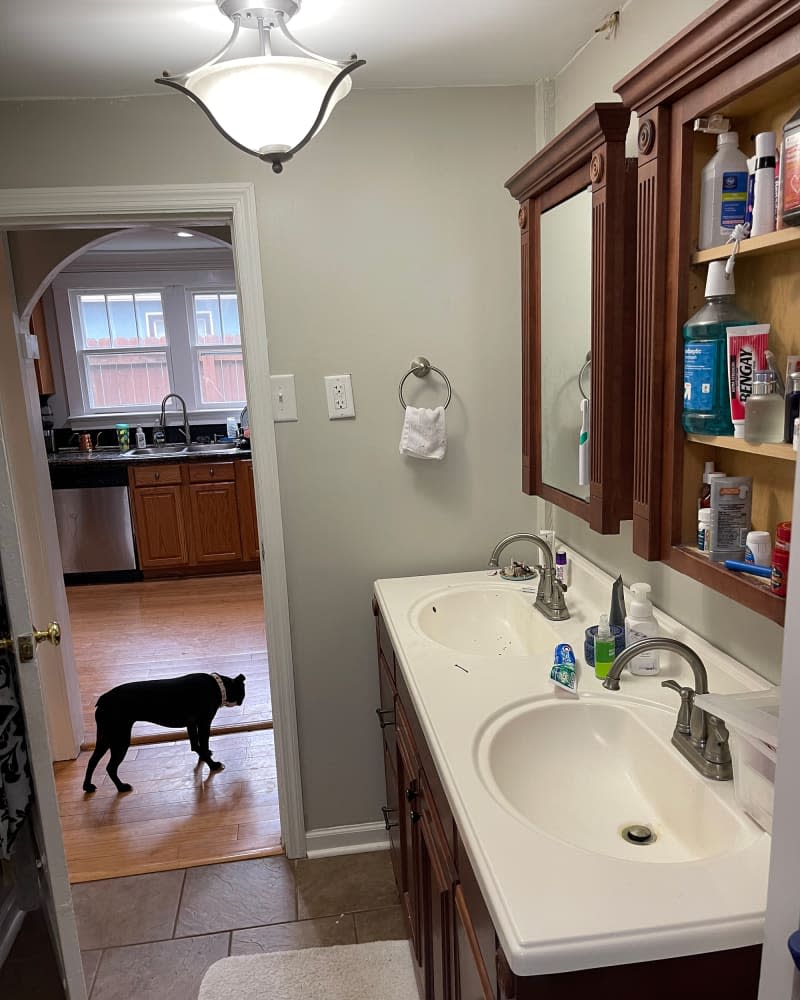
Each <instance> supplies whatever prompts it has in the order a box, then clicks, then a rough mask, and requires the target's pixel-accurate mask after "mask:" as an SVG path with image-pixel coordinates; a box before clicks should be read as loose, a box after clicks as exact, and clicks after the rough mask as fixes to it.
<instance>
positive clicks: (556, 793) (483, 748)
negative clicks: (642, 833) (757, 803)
mask: <svg viewBox="0 0 800 1000" xmlns="http://www.w3.org/2000/svg"><path fill="white" fill-rule="evenodd" d="M673 725H674V712H671V711H669V712H668V711H666V710H662V709H659V708H656V707H653V706H648V705H642V704H639V703H635V702H629V703H626V702H624V701H618V702H611V701H608V700H606V699H602V700H594V699H592V698H580V699H578V700H575V701H570V702H563V701H554V700H553V699H543V700H540V701H529V702H526V703H524V704H522V705H519V706H517V707H515V708H513V709H510V710H509V711H507V712H504V713H503V714H502V715H500V716H499V717H497V718H495V719H494V720H493V721H492V722H490V723H489V724H488V726H487V727H486V728H485V729H484V731H483V733H482V735H481V736H480V737H479V740H478V744H477V756H478V769H479V772H480V775H481V779H482V780H483V782H484V784H485V785H486V787H487V788H488V789H489V791H490V792H491V793H492V795H493V796H494V797H495V799H496V800H497V801H498V802H499V803H500V804H501V805H502V806H503V807H504V808H505V809H506V810H508V811H509V812H510V813H512V814H513V815H515V816H516V817H517V818H518V819H520V820H522V822H524V823H527V824H528V825H529V826H532V827H534V828H535V829H537V830H539V831H541V832H542V833H545V834H548V835H549V836H551V837H554V838H555V839H556V840H560V841H562V842H563V843H566V844H570V845H572V846H573V847H578V848H581V849H583V850H585V851H591V852H594V853H596V854H604V855H606V856H607V857H613V858H623V859H625V860H628V861H638V862H687V861H697V860H699V859H701V858H709V857H714V856H715V855H719V854H725V853H729V852H732V851H736V850H739V849H741V848H742V847H744V846H745V845H747V844H749V843H751V842H752V841H753V840H755V839H756V838H757V837H758V836H760V831H759V829H758V828H757V827H756V826H755V824H753V823H751V822H750V821H749V820H748V819H747V818H746V817H744V816H743V815H741V814H740V813H738V812H737V811H736V810H735V809H734V808H732V807H731V806H730V805H729V804H728V802H727V801H725V799H724V798H723V795H722V794H720V791H719V787H720V786H718V785H716V784H715V783H714V782H713V781H710V780H708V779H706V778H703V777H701V776H700V775H699V774H697V772H695V771H694V770H693V769H692V767H691V765H689V764H688V763H687V762H686V761H685V760H684V759H683V757H681V756H680V754H679V753H678V751H677V750H676V749H675V748H674V747H673V746H672V745H671V744H670V742H669V740H670V737H671V733H672V727H673ZM726 785H727V786H728V789H729V788H730V785H729V783H726ZM630 826H644V827H647V828H648V829H649V830H651V831H652V833H653V834H654V840H652V841H651V842H650V843H647V844H640V843H631V842H629V841H628V840H627V839H625V837H624V834H623V831H625V830H626V829H627V828H628V827H630Z"/></svg>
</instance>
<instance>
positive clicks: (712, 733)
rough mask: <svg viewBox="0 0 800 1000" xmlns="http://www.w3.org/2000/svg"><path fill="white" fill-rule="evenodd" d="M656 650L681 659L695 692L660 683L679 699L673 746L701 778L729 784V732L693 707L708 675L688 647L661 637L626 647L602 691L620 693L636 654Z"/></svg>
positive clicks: (705, 690)
mask: <svg viewBox="0 0 800 1000" xmlns="http://www.w3.org/2000/svg"><path fill="white" fill-rule="evenodd" d="M657 649H659V650H665V651H666V652H669V653H677V654H678V655H679V656H681V657H683V659H684V660H686V662H687V663H688V664H689V666H690V667H691V668H692V673H693V674H694V689H692V688H690V687H683V686H681V685H680V684H678V682H677V681H673V680H669V681H662V682H661V687H665V688H670V689H671V690H672V691H677V692H678V694H679V695H680V696H681V707H680V709H679V710H678V721H677V722H676V724H675V731H674V733H673V734H672V745H673V746H674V747H676V748H677V749H678V750H679V751H680V753H682V754H683V756H684V757H685V758H686V759H687V760H688V761H689V763H690V764H691V765H692V766H693V767H694V768H695V770H697V771H699V772H700V773H701V774H702V775H703V777H705V778H714V779H715V780H716V781H728V780H729V779H730V778H732V777H733V766H732V765H731V752H730V749H729V747H728V730H727V729H726V728H725V723H724V722H723V721H722V719H718V718H717V717H716V715H711V714H710V713H708V712H704V711H703V709H702V708H698V707H697V706H696V705H695V703H694V698H695V695H698V694H708V674H707V673H706V668H705V665H704V664H703V661H702V660H701V659H700V657H699V656H698V655H697V653H695V651H694V650H693V649H692V648H691V646H687V645H686V643H685V642H679V641H678V640H677V639H669V638H667V637H661V636H658V637H656V638H653V639H643V640H642V641H641V642H635V643H634V644H633V645H632V646H627V647H626V648H625V649H624V650H623V651H622V652H621V653H620V654H619V656H617V657H616V659H615V660H614V662H613V663H612V665H611V670H609V672H608V676H607V677H606V679H605V680H604V681H603V687H604V688H607V689H608V690H609V691H619V677H620V674H621V673H622V671H623V670H624V669H625V667H627V666H628V664H629V663H630V662H631V660H632V659H633V658H634V657H635V656H637V655H638V654H639V653H649V652H651V651H654V650H657Z"/></svg>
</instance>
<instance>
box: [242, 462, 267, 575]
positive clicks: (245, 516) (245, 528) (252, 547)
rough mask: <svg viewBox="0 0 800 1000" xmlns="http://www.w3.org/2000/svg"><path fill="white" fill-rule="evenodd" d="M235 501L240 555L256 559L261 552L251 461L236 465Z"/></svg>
mask: <svg viewBox="0 0 800 1000" xmlns="http://www.w3.org/2000/svg"><path fill="white" fill-rule="evenodd" d="M236 499H237V501H238V504H239V525H240V530H241V538H242V555H243V557H244V558H245V559H258V558H260V555H261V550H260V546H259V540H258V520H257V518H256V489H255V481H254V479H253V462H252V460H251V459H240V460H239V461H238V462H237V463H236Z"/></svg>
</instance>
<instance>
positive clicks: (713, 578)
mask: <svg viewBox="0 0 800 1000" xmlns="http://www.w3.org/2000/svg"><path fill="white" fill-rule="evenodd" d="M667 561H668V563H669V565H670V566H672V567H673V569H677V570H679V571H680V572H681V573H685V574H686V575H687V576H690V577H692V578H693V579H694V580H697V581H698V582H699V583H702V584H704V585H705V586H707V587H710V588H711V589H712V590H716V591H717V592H718V593H720V594H724V595H725V597H729V598H730V599H731V600H732V601H738V602H739V604H744V605H745V606H746V607H748V608H751V609H752V610H753V611H756V612H757V613H758V614H761V615H764V617H765V618H769V619H771V620H772V621H774V622H777V624H778V625H783V619H784V616H785V614H786V600H785V598H783V597H778V596H777V595H776V594H773V593H772V591H771V590H770V588H769V581H767V580H764V579H763V578H762V577H758V576H752V575H750V574H748V573H736V572H734V570H731V569H725V566H724V565H723V564H722V563H716V562H712V561H711V560H710V559H709V558H708V556H707V555H706V554H705V553H704V552H700V551H699V550H698V549H696V548H694V547H692V546H689V545H676V546H675V547H674V548H673V549H672V552H671V555H670V558H669V559H668V560H667Z"/></svg>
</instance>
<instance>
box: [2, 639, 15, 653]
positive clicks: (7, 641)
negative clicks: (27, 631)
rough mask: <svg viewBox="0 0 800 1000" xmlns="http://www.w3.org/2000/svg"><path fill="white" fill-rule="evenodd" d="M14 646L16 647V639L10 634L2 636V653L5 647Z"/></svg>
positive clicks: (10, 647) (11, 647)
mask: <svg viewBox="0 0 800 1000" xmlns="http://www.w3.org/2000/svg"><path fill="white" fill-rule="evenodd" d="M13 648H14V640H13V639H12V638H11V637H10V636H7V635H3V636H0V653H2V651H3V650H4V649H13Z"/></svg>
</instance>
